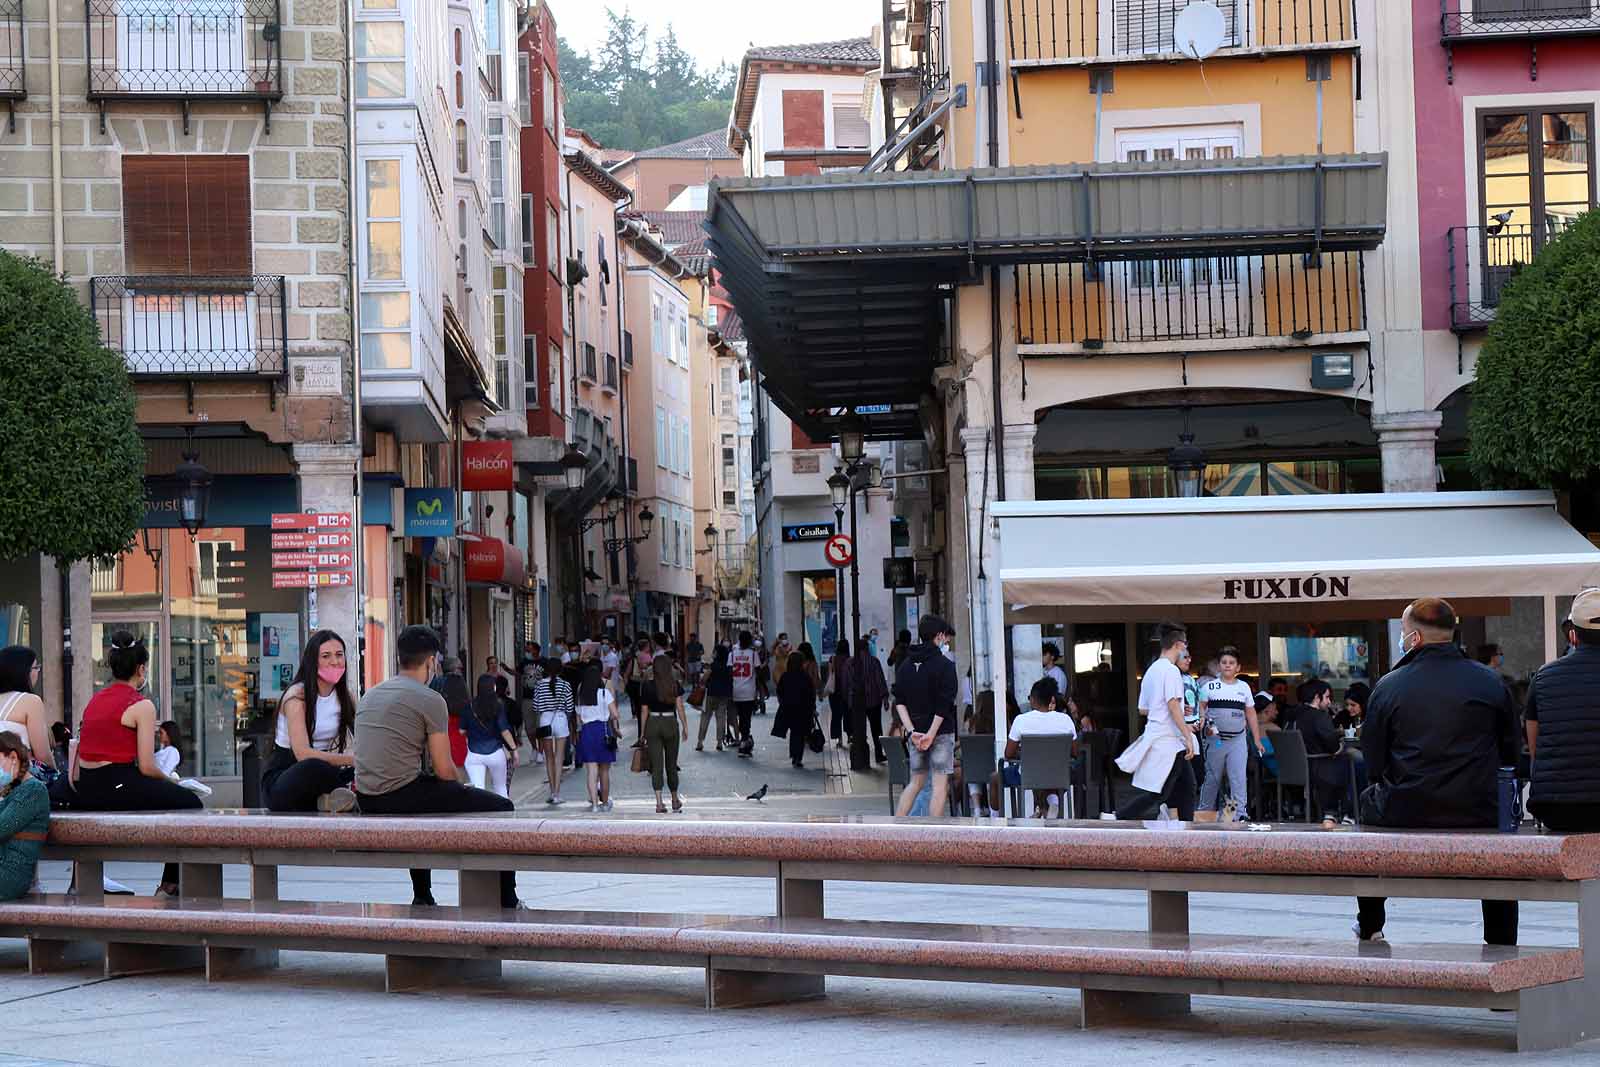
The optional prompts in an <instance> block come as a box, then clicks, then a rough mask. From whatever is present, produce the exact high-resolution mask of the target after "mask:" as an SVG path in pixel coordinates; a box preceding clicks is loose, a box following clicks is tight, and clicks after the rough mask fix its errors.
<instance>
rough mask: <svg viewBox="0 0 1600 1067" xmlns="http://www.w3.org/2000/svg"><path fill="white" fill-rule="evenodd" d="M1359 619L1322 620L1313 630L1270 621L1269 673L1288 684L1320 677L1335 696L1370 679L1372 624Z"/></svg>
mask: <svg viewBox="0 0 1600 1067" xmlns="http://www.w3.org/2000/svg"><path fill="white" fill-rule="evenodd" d="M1373 626H1377V627H1379V628H1380V629H1381V624H1372V626H1369V624H1367V623H1363V622H1348V623H1324V624H1321V625H1319V626H1317V627H1316V628H1315V629H1312V628H1311V627H1307V626H1292V625H1282V624H1277V623H1274V624H1273V626H1272V629H1271V636H1270V638H1269V643H1270V647H1271V652H1272V673H1273V675H1274V676H1275V677H1279V678H1287V679H1289V683H1290V685H1291V687H1292V686H1294V685H1297V684H1299V683H1300V682H1302V681H1306V680H1308V679H1311V678H1320V679H1322V680H1323V681H1325V682H1327V683H1328V684H1329V685H1331V686H1332V687H1333V689H1334V695H1335V698H1336V699H1342V698H1343V694H1344V691H1345V690H1346V689H1348V688H1349V687H1350V685H1351V684H1352V683H1353V682H1367V683H1369V684H1370V683H1371V681H1372V672H1371V666H1370V664H1371V656H1372V647H1371V644H1370V637H1371V632H1372V627H1373Z"/></svg>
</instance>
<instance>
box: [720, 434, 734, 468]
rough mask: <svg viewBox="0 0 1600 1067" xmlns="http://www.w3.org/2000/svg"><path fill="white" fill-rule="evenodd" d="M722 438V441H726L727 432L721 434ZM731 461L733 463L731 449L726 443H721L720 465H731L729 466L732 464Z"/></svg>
mask: <svg viewBox="0 0 1600 1067" xmlns="http://www.w3.org/2000/svg"><path fill="white" fill-rule="evenodd" d="M722 439H723V440H724V441H726V440H727V439H728V435H727V434H723V435H722ZM733 463H734V458H733V449H732V448H729V447H728V446H727V445H723V447H722V465H723V466H724V467H731V466H733Z"/></svg>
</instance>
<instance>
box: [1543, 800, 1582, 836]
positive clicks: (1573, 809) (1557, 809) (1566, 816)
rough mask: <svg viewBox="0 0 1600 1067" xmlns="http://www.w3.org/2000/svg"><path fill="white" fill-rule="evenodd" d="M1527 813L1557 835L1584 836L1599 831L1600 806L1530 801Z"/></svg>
mask: <svg viewBox="0 0 1600 1067" xmlns="http://www.w3.org/2000/svg"><path fill="white" fill-rule="evenodd" d="M1528 813H1529V814H1530V815H1532V816H1533V817H1534V818H1535V819H1538V820H1539V821H1540V822H1542V823H1544V825H1545V826H1546V828H1548V829H1551V830H1555V831H1556V832H1557V833H1563V834H1586V833H1595V832H1597V831H1600V804H1581V803H1580V804H1555V803H1551V802H1549V801H1542V802H1541V801H1530V802H1529V804H1528Z"/></svg>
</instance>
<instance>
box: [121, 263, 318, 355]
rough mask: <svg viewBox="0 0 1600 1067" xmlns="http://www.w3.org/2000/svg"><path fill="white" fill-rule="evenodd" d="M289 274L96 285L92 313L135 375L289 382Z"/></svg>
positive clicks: (133, 279) (148, 278)
mask: <svg viewBox="0 0 1600 1067" xmlns="http://www.w3.org/2000/svg"><path fill="white" fill-rule="evenodd" d="M283 282H284V279H283V276H282V275H267V274H257V275H245V276H241V277H227V278H217V277H187V276H183V275H136V276H117V277H101V278H91V279H90V284H89V306H90V309H91V310H92V311H93V312H94V316H95V320H96V321H97V322H98V323H99V324H100V335H101V336H102V337H103V338H104V339H105V343H106V345H107V347H109V348H112V349H114V350H116V351H117V352H120V353H122V357H123V359H124V360H126V361H127V364H128V373H129V374H132V375H134V376H154V375H168V374H170V375H183V376H189V377H197V378H208V377H236V376H249V377H263V378H265V377H282V376H283V374H284V372H285V370H286V369H287V366H288V356H289V344H288V335H289V331H288V314H287V309H286V307H285V304H284V285H283Z"/></svg>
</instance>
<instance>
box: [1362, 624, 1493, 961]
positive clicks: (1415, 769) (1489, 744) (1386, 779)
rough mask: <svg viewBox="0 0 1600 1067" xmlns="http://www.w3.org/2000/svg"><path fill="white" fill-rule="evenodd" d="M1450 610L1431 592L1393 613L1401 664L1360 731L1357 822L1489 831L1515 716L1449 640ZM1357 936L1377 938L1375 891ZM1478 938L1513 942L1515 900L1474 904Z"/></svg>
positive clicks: (1486, 674) (1380, 689)
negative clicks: (1363, 771) (1362, 772)
mask: <svg viewBox="0 0 1600 1067" xmlns="http://www.w3.org/2000/svg"><path fill="white" fill-rule="evenodd" d="M1456 625H1457V620H1456V613H1455V609H1454V608H1452V607H1451V606H1450V604H1449V603H1448V602H1447V601H1444V600H1440V599H1439V598H1437V597H1424V598H1423V599H1421V600H1417V601H1414V602H1412V604H1411V606H1410V607H1408V608H1406V610H1405V613H1404V614H1403V615H1402V616H1401V617H1400V650H1401V652H1402V655H1401V657H1400V661H1399V662H1398V663H1396V664H1395V667H1394V670H1392V671H1390V672H1389V673H1388V674H1386V675H1384V677H1383V678H1382V679H1381V680H1380V681H1379V682H1378V685H1377V688H1375V689H1374V690H1373V691H1372V703H1371V704H1370V705H1369V706H1368V708H1367V715H1366V719H1367V722H1366V725H1365V726H1363V727H1362V730H1361V751H1362V753H1363V755H1365V757H1366V761H1367V772H1368V774H1369V775H1370V777H1371V779H1372V786H1371V788H1370V789H1368V790H1367V792H1366V793H1365V794H1363V796H1362V800H1361V810H1362V816H1363V821H1364V822H1366V823H1369V824H1372V825H1376V826H1404V827H1418V828H1425V829H1475V828H1482V829H1494V828H1495V827H1497V826H1498V825H1499V821H1500V820H1499V810H1500V809H1499V801H1498V798H1497V775H1498V771H1499V769H1500V768H1501V767H1509V766H1513V765H1514V764H1515V763H1516V759H1517V747H1518V746H1517V736H1516V735H1517V717H1516V712H1515V711H1514V710H1513V709H1512V706H1511V695H1510V694H1509V693H1507V692H1506V687H1505V683H1503V682H1501V681H1500V678H1499V676H1497V675H1496V674H1495V673H1494V672H1493V671H1490V670H1486V669H1485V668H1484V666H1483V664H1481V663H1475V662H1473V661H1472V660H1471V659H1468V658H1467V655H1466V653H1464V652H1463V651H1462V650H1461V649H1460V647H1459V646H1457V645H1456V644H1455V643H1454V635H1455V629H1456ZM1357 904H1358V916H1357V919H1356V927H1355V929H1356V936H1357V937H1359V938H1361V939H1362V940H1363V941H1373V940H1379V939H1381V938H1382V935H1383V922H1384V901H1383V898H1382V897H1361V898H1359V899H1358V901H1357ZM1483 939H1484V941H1485V942H1486V943H1488V944H1491V945H1515V944H1516V943H1517V902H1516V901H1514V900H1486V901H1484V902H1483Z"/></svg>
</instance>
